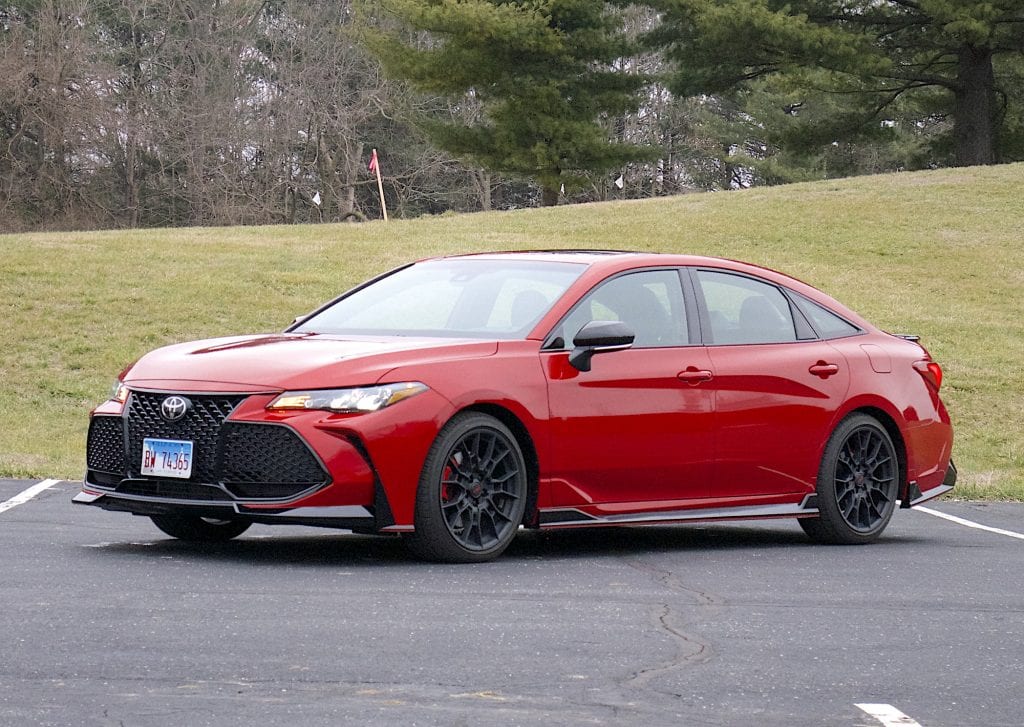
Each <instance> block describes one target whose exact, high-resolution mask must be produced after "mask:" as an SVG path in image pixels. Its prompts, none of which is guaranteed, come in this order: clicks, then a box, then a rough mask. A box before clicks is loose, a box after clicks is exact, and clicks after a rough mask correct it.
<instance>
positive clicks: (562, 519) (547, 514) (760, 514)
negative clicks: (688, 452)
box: [540, 494, 818, 528]
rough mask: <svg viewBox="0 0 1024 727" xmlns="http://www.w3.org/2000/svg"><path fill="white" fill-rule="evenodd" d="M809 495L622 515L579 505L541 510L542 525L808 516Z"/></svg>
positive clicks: (812, 509) (810, 507) (813, 505)
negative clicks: (784, 502)
mask: <svg viewBox="0 0 1024 727" xmlns="http://www.w3.org/2000/svg"><path fill="white" fill-rule="evenodd" d="M811 498H814V495H813V494H810V495H807V496H806V497H805V498H804V499H803V500H802V501H801V502H800V503H797V504H790V505H756V506H753V507H715V508H704V509H700V510H668V511H664V512H644V513H624V514H621V515H603V516H598V515H590V514H588V513H585V512H583V511H582V510H579V509H577V508H561V509H551V510H542V511H541V513H540V526H541V527H542V528H574V527H585V526H588V525H625V524H629V523H636V524H645V523H646V524H649V523H669V522H692V521H700V520H736V519H744V520H746V519H757V518H775V517H809V516H814V515H817V514H818V508H817V506H816V503H815V501H814V500H812V499H811Z"/></svg>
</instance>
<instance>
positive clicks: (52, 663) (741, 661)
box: [0, 480, 1024, 727]
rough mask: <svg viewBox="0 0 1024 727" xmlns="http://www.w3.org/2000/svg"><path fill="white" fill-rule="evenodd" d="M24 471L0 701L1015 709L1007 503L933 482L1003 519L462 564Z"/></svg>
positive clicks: (280, 720) (1018, 681)
mask: <svg viewBox="0 0 1024 727" xmlns="http://www.w3.org/2000/svg"><path fill="white" fill-rule="evenodd" d="M31 484H32V483H31V482H15V481H10V480H6V481H5V480H0V553H2V555H0V558H2V560H0V563H2V566H0V582H2V584H3V585H2V589H0V623H2V625H3V630H2V638H3V640H4V644H3V648H2V650H0V654H2V659H0V725H169V724H176V725H190V726H198V725H236V724H237V725H243V724H244V725H328V724H330V725H341V724H358V725H364V724H365V725H378V724H379V725H385V724H387V725H491V724H494V725H498V724H501V725H535V724H545V725H552V724H555V725H603V724H607V725H638V724H643V725H687V726H688V725H758V726H760V725H768V726H774V725H779V726H780V727H781V726H782V725H785V726H786V727H793V726H794V725H852V726H858V727H869V726H873V727H877V725H883V724H884V725H896V724H903V725H913V724H918V725H921V727H941V726H945V727H965V726H968V725H986V726H992V725H1013V726H1015V727H1016V726H1019V725H1021V724H1024V687H1022V686H1021V685H1022V684H1024V593H1022V584H1024V558H1022V555H1024V539H1022V537H1013V534H1014V533H1018V534H1020V533H1024V505H1020V504H1001V503H990V504H970V503H956V502H942V503H939V504H936V505H933V506H932V509H934V510H936V511H941V512H943V513H947V514H951V515H954V516H959V517H961V518H965V519H967V520H969V521H970V522H972V523H978V524H982V525H985V526H988V527H991V528H994V529H998V530H1003V531H1005V532H993V531H990V530H980V529H977V528H974V527H968V526H966V525H965V524H962V523H957V522H952V521H949V520H945V519H941V518H939V517H937V516H935V515H933V514H929V513H925V512H918V511H910V512H908V511H898V512H897V513H896V515H895V517H894V520H893V522H892V524H891V525H890V527H889V530H888V531H887V533H886V536H885V537H884V538H883V539H882V540H881V541H880V542H878V543H876V544H874V545H871V546H866V547H825V546H814V545H811V544H810V543H809V542H808V541H807V539H806V538H805V536H804V535H803V533H802V531H801V530H800V529H799V527H798V526H797V524H796V523H795V522H789V521H779V522H761V523H742V524H726V525H705V526H702V525H688V526H678V527H676V526H673V527H658V528H628V529H618V530H585V531H581V530H577V531H560V532H550V533H522V534H521V535H520V537H519V538H518V539H517V541H516V542H515V543H514V544H513V546H512V547H511V549H510V550H509V551H508V552H507V553H506V555H504V556H503V557H502V558H501V559H499V560H498V561H496V562H494V563H490V564H485V565H470V566H466V565H457V566H455V565H431V564H424V563H419V562H416V561H414V560H412V559H411V558H410V557H408V556H407V555H406V553H405V551H404V549H403V548H402V546H401V543H400V542H398V541H397V540H395V539H391V538H373V537H365V536H355V535H350V534H344V533H338V532H335V531H329V530H316V529H312V528H289V527H278V528H271V527H265V526H254V527H253V528H252V529H250V530H249V531H248V532H247V533H246V534H245V535H243V536H242V537H241V538H240V539H238V540H237V541H234V542H231V543H227V544H223V545H217V546H213V547H211V546H197V545H189V544H186V543H181V542H178V541H174V540H170V539H167V538H165V537H164V536H163V535H162V534H161V533H160V532H159V531H157V530H156V528H155V527H153V526H152V525H151V524H150V523H149V521H148V520H145V519H141V518H136V517H132V516H130V515H125V514H119V513H108V512H103V511H100V510H96V509H92V508H84V507H77V506H72V505H71V502H70V498H71V496H72V495H73V494H74V492H76V491H77V486H76V485H75V483H70V482H59V483H55V484H53V485H52V486H50V487H48V488H46V489H42V490H41V491H39V492H37V493H33V494H34V496H33V497H31V498H27V497H23V498H21V499H20V500H19V498H18V497H17V496H18V495H19V493H23V492H25V490H26V488H28V487H29V485H31ZM12 502H13V503H14V504H10V503H12ZM5 504H6V506H5ZM858 705H863V706H858ZM871 705H875V706H874V707H872V706H871ZM885 707H888V708H889V709H890V710H891V711H887V710H886V709H885Z"/></svg>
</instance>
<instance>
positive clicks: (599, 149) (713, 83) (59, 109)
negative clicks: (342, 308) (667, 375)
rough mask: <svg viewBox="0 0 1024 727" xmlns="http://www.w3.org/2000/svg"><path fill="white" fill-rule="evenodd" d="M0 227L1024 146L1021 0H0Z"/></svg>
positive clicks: (471, 204)
mask: <svg viewBox="0 0 1024 727" xmlns="http://www.w3.org/2000/svg"><path fill="white" fill-rule="evenodd" d="M0 142H2V143H0V229H3V230H5V231H17V230H31V229H55V228H60V229H86V228H98V227H140V226H142V227H147V226H179V225H231V224H276V223H291V222H317V221H340V220H361V219H366V218H376V217H377V216H379V207H380V203H379V201H378V199H377V189H376V185H375V182H374V179H373V176H372V174H371V173H370V172H369V171H368V170H367V167H366V164H367V162H368V160H369V156H370V150H371V149H374V148H376V149H377V150H378V152H379V155H380V163H381V168H382V171H383V173H384V178H385V185H384V186H385V194H386V198H387V203H388V208H389V210H390V211H391V213H392V214H394V215H397V216H406V217H409V216H416V215H421V214H437V213H441V212H445V211H448V210H457V211H469V210H487V209H495V208H500V209H509V208H515V207H524V206H535V205H539V204H555V203H558V202H559V201H569V202H572V201H589V200H597V199H608V198H627V197H647V196H656V195H664V194H675V193H679V192H683V191H691V190H710V189H735V188H738V187H748V186H752V185H757V184H773V183H780V182H786V181H794V180H806V179H822V178H829V177H837V176H848V175H852V174H861V173H871V172H883V171H892V170H901V169H919V168H927V167H936V166H949V165H969V164H991V163H999V162H1005V161H1017V160H1021V159H1024V8H1022V7H1021V4H1020V3H1019V2H1018V0H977V1H972V0H859V1H858V0H788V1H787V2H781V1H780V0H647V2H644V3H626V2H594V1H593V0H334V1H328V0H302V1H300V0H16V1H13V2H6V3H4V2H2V0H0Z"/></svg>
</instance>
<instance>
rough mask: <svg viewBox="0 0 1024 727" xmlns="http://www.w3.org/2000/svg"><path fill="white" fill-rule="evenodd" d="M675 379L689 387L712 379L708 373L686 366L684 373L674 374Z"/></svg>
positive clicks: (705, 370) (704, 370)
mask: <svg viewBox="0 0 1024 727" xmlns="http://www.w3.org/2000/svg"><path fill="white" fill-rule="evenodd" d="M676 377H677V378H678V379H679V380H680V381H685V382H686V383H687V384H689V385H690V386H696V385H697V384H699V383H701V382H702V381H711V379H713V378H714V376H713V375H712V373H711V372H710V371H708V370H707V369H698V368H697V367H696V366H687V367H686V371H680V372H679V373H678V374H676Z"/></svg>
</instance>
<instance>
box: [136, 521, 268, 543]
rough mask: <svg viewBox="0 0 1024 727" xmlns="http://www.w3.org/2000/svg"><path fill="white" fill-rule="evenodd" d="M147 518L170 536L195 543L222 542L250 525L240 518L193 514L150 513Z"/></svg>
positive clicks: (242, 531) (234, 536)
mask: <svg viewBox="0 0 1024 727" xmlns="http://www.w3.org/2000/svg"><path fill="white" fill-rule="evenodd" d="M149 519H150V520H152V521H153V524H154V525H156V526H157V527H158V528H160V530H162V531H163V532H165V533H167V534H168V535H170V536H171V537H172V538H178V539H179V540H188V541H191V542H197V543H222V542H224V541H226V540H231V539H232V538H236V537H238V536H239V535H241V534H242V533H244V532H245V531H246V530H248V529H249V525H251V523H247V522H242V521H240V520H217V519H215V518H208V517H197V516H195V515H151V516H150V518H149Z"/></svg>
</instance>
